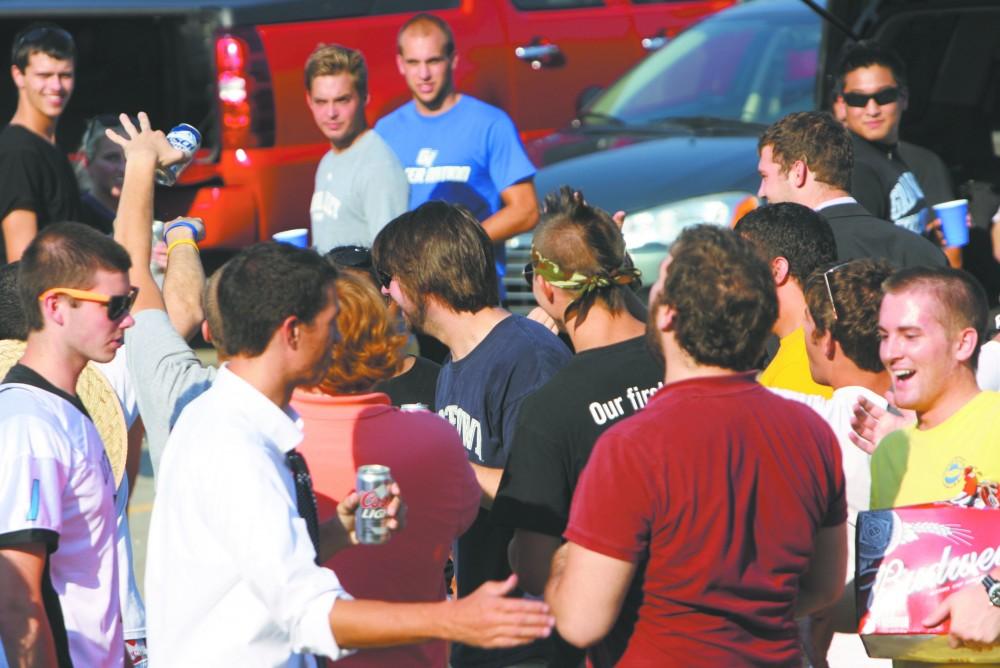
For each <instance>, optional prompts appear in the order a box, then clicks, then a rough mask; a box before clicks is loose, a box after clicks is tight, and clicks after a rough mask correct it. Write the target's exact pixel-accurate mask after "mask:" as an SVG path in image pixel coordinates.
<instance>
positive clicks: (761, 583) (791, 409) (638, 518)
mask: <svg viewBox="0 0 1000 668" xmlns="http://www.w3.org/2000/svg"><path fill="white" fill-rule="evenodd" d="M777 313H778V305H777V296H776V295H775V291H774V282H773V280H772V278H771V274H770V271H769V270H768V267H767V265H766V264H765V263H763V262H761V261H760V260H759V259H758V258H757V257H756V256H755V255H754V252H753V250H752V249H751V248H750V247H749V244H747V243H746V242H745V241H743V240H742V239H740V238H739V236H738V235H736V234H734V233H733V232H732V231H730V230H725V229H720V228H718V227H711V226H697V227H694V228H689V229H687V230H685V231H684V232H683V233H682V234H681V236H680V238H679V239H678V240H677V242H676V243H675V244H674V246H673V247H672V248H671V254H670V256H669V257H668V258H667V259H666V260H664V261H663V264H662V265H661V267H660V276H659V278H658V280H657V282H656V284H655V285H654V286H653V289H652V292H651V294H650V314H649V318H650V332H651V338H653V339H654V340H655V341H656V342H658V344H659V345H660V346H661V348H662V351H663V355H664V358H665V360H666V362H665V365H666V371H665V375H664V381H663V382H664V386H663V387H662V388H661V389H660V390H659V391H658V392H657V393H656V395H654V396H653V398H652V400H651V401H650V402H649V404H648V405H647V406H646V407H645V408H644V409H643V410H642V411H641V412H639V413H638V414H637V415H634V416H633V417H631V418H629V419H627V420H625V421H623V422H620V423H619V424H617V425H615V426H614V427H612V428H611V429H610V430H608V431H607V432H605V433H604V434H603V435H602V436H601V437H600V439H599V440H598V441H597V445H596V446H595V447H594V451H593V452H592V453H591V455H590V460H589V461H588V462H587V466H586V468H585V469H584V471H583V475H582V476H581V478H580V483H579V485H578V486H577V489H576V493H575V494H574V496H573V505H572V508H571V511H570V519H569V525H568V527H567V529H566V533H565V537H566V539H567V540H568V541H569V542H568V543H567V544H566V545H564V546H563V547H561V548H560V549H559V551H558V552H556V556H555V558H554V559H553V564H552V576H551V578H550V580H549V583H548V585H547V587H546V592H545V598H546V600H547V601H549V603H550V604H551V605H552V609H553V611H554V612H555V615H556V625H557V628H558V630H559V633H560V635H562V636H563V637H564V638H566V639H567V640H569V641H570V642H572V643H573V644H575V645H577V646H580V647H588V646H592V645H595V644H596V646H595V647H593V648H592V649H591V651H590V659H591V661H592V662H593V664H594V665H595V666H610V665H637V666H638V665H642V666H672V665H689V664H691V663H692V662H694V663H698V664H701V665H718V666H729V665H750V664H753V665H765V664H767V665H795V664H797V663H798V662H799V661H800V650H799V641H798V630H797V626H796V624H795V621H794V617H793V615H795V614H805V613H808V612H810V611H811V610H815V609H819V608H822V607H825V606H826V605H829V604H830V603H831V602H832V601H833V600H836V597H837V596H838V595H839V594H840V592H841V590H842V589H843V586H844V566H845V564H844V562H845V559H846V556H847V547H846V545H845V543H846V531H845V529H844V520H845V517H846V507H845V503H844V474H843V471H842V470H841V465H840V453H839V449H838V447H837V442H836V439H835V438H834V436H833V434H832V433H831V432H830V428H829V427H827V426H826V424H824V423H823V421H822V420H821V419H820V418H819V417H817V416H816V415H815V414H814V413H813V412H812V411H811V410H809V409H808V408H806V407H805V406H802V405H800V404H796V403H794V402H790V401H786V400H785V399H782V398H780V397H778V396H776V395H774V394H772V393H770V392H768V391H767V390H765V389H764V388H762V387H761V386H760V385H759V384H757V383H756V382H755V381H754V377H753V371H752V369H753V365H754V363H755V362H756V360H757V358H758V357H759V355H760V353H761V351H762V350H763V347H764V341H765V338H766V337H767V335H768V333H769V332H770V330H771V325H772V323H773V321H774V319H775V318H776V317H777ZM637 446H638V447H637ZM789 481H794V482H795V484H789ZM639 572H641V573H642V576H643V582H642V594H643V596H642V597H640V598H638V599H637V598H635V597H632V596H626V594H627V592H628V591H629V588H630V584H631V582H632V580H633V577H634V576H635V575H636V574H637V573H639Z"/></svg>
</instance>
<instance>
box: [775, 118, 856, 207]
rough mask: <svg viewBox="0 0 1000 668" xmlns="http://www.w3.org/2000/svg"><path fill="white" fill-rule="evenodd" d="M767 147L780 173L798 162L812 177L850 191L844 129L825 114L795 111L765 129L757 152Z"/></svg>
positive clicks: (848, 149)
mask: <svg viewBox="0 0 1000 668" xmlns="http://www.w3.org/2000/svg"><path fill="white" fill-rule="evenodd" d="M767 146H770V147H771V153H772V155H773V156H774V158H773V159H774V162H776V163H777V164H778V165H780V166H781V173H782V174H787V173H788V170H790V169H791V168H792V166H793V165H794V164H795V163H796V161H798V160H801V161H802V162H804V163H805V164H806V166H807V167H808V168H809V169H810V171H812V172H813V173H815V174H816V180H817V181H820V182H821V183H825V184H827V185H830V186H833V187H835V188H839V189H841V190H848V191H849V190H850V189H851V169H853V167H854V148H853V146H851V136H850V135H849V134H848V132H847V129H846V128H845V127H844V126H843V125H841V124H840V123H838V122H837V120H836V119H835V118H834V117H833V116H831V115H830V114H828V113H826V112H825V111H797V112H794V113H791V114H788V115H787V116H785V117H784V118H782V119H781V120H780V121H778V122H776V123H775V124H774V125H772V126H771V127H769V128H768V129H767V130H765V131H764V134H763V135H761V137H760V141H758V142H757V152H758V153H759V152H761V151H763V150H764V148H765V147H767Z"/></svg>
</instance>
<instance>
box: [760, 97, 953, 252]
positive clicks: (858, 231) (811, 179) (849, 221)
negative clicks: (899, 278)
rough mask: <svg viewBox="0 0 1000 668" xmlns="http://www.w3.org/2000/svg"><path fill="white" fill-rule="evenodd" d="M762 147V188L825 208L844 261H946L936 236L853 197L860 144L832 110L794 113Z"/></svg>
mask: <svg viewBox="0 0 1000 668" xmlns="http://www.w3.org/2000/svg"><path fill="white" fill-rule="evenodd" d="M757 150H758V151H759V153H760V162H759V164H758V171H759V172H760V189H759V191H758V193H757V194H758V195H759V196H761V197H766V198H767V201H768V202H769V203H771V204H776V203H779V202H795V203H796V204H802V205H803V206H807V207H809V208H810V209H813V210H815V211H818V212H820V213H821V214H823V217H824V218H826V219H827V220H828V221H829V222H830V227H832V228H833V236H834V238H835V239H836V241H837V257H838V259H839V260H840V261H841V262H846V261H847V260H853V259H855V258H863V257H871V258H885V259H887V260H889V261H890V262H892V263H893V264H894V265H895V266H896V267H912V266H919V265H933V266H944V265H945V264H946V262H947V261H946V260H945V257H944V254H943V253H942V252H941V250H940V249H939V248H936V247H935V246H934V244H932V243H931V242H930V241H928V240H927V239H924V238H922V237H920V236H919V235H914V234H904V232H905V230H903V229H902V228H897V227H896V226H894V225H887V224H886V223H887V222H888V221H885V220H881V219H879V218H876V217H874V216H872V215H871V214H870V213H869V212H868V211H867V210H866V209H865V208H864V207H863V206H861V205H860V204H858V202H857V200H855V199H854V198H853V197H851V195H850V192H849V191H850V185H851V168H852V167H853V165H854V149H853V148H852V147H851V139H850V136H849V135H848V133H847V131H846V130H845V129H844V127H843V126H842V125H840V124H839V123H838V122H837V121H836V120H835V119H834V118H833V117H832V116H830V114H827V113H823V112H818V111H803V112H796V113H793V114H789V115H788V116H785V117H784V118H782V119H781V120H780V121H778V122H776V123H775V124H774V125H772V126H771V127H769V128H768V129H767V130H766V131H765V132H764V134H763V135H762V136H761V138H760V141H759V142H758V144H757Z"/></svg>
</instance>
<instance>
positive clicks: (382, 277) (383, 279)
mask: <svg viewBox="0 0 1000 668" xmlns="http://www.w3.org/2000/svg"><path fill="white" fill-rule="evenodd" d="M375 273H376V274H378V284H379V285H381V286H382V287H383V288H385V289H386V290H388V289H389V285H390V284H391V283H392V274H387V273H385V272H384V271H382V270H381V269H376V270H375Z"/></svg>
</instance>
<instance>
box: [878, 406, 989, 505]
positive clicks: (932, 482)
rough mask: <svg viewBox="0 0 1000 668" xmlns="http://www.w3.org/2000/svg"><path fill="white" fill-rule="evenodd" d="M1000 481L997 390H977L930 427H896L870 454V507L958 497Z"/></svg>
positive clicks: (959, 498)
mask: <svg viewBox="0 0 1000 668" xmlns="http://www.w3.org/2000/svg"><path fill="white" fill-rule="evenodd" d="M987 481H992V482H997V481H1000V392H980V393H979V394H977V395H976V396H975V397H974V398H973V399H972V400H971V401H969V403H967V404H965V405H964V406H962V407H961V408H960V409H958V410H957V411H956V412H955V414H954V415H952V416H951V417H949V418H948V419H947V420H945V421H944V422H942V423H941V424H939V425H938V426H936V427H934V428H932V429H922V430H921V429H917V428H916V427H908V428H906V429H901V430H899V431H894V432H892V433H891V434H889V435H888V436H886V437H885V438H884V439H882V442H881V443H879V446H878V448H877V449H876V450H875V454H874V455H872V492H871V507H872V508H873V509H874V508H895V507H898V506H912V505H914V504H918V503H931V502H933V501H947V500H949V499H957V500H962V499H964V498H968V495H969V494H974V493H975V490H976V486H977V485H978V484H982V483H984V482H987Z"/></svg>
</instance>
